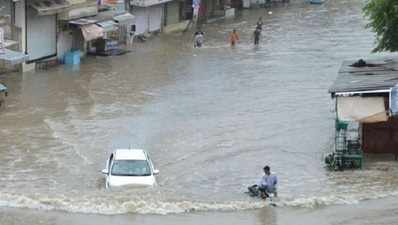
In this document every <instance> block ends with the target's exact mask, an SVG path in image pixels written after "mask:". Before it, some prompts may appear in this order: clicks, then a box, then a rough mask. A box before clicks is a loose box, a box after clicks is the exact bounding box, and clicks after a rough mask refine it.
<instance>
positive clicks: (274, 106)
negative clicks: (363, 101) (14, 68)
mask: <svg viewBox="0 0 398 225" xmlns="http://www.w3.org/2000/svg"><path fill="white" fill-rule="evenodd" d="M361 7H362V1H360V0H354V1H343V0H336V1H328V2H327V3H326V4H323V5H308V4H304V3H302V2H295V3H291V4H289V5H285V6H281V7H278V8H274V9H273V14H272V15H268V14H266V12H265V11H264V10H263V9H254V10H250V11H244V12H243V15H242V17H240V18H237V19H236V20H231V21H225V22H218V23H214V24H208V25H205V26H204V28H203V29H204V31H205V36H206V41H205V46H204V47H203V48H201V49H193V48H192V35H191V34H189V33H185V34H182V35H181V34H172V35H162V36H161V37H156V38H154V39H152V40H150V41H148V42H146V43H138V44H137V45H136V47H135V49H134V51H133V52H132V53H129V54H128V55H125V56H117V57H112V58H101V57H97V58H95V57H89V58H87V59H85V60H84V61H83V64H82V65H81V66H80V68H79V70H69V69H64V68H62V67H59V68H54V69H50V70H48V71H40V72H37V73H27V74H24V75H19V74H10V75H9V76H6V77H2V78H1V79H2V80H4V82H5V83H6V84H7V85H8V86H9V92H10V95H9V98H8V101H7V107H6V108H5V109H2V111H1V114H0V127H1V128H0V137H1V138H0V139H1V141H0V151H1V154H0V181H1V182H0V190H1V192H0V203H1V205H4V206H13V207H32V208H40V209H58V210H65V211H71V212H83V213H101V214H118V213H127V212H137V213H159V214H165V213H173V212H174V213H180V212H192V211H201V210H221V211H225V210H240V209H249V208H262V207H264V206H265V205H267V203H264V202H261V201H257V200H255V199H249V198H248V197H247V196H246V195H244V194H241V193H242V192H243V191H245V188H246V186H248V185H250V184H252V183H253V182H255V181H256V180H257V179H258V178H259V177H260V176H261V173H262V172H261V168H262V167H263V166H264V164H269V165H270V166H271V167H272V170H273V171H274V172H275V173H277V174H278V176H279V178H280V187H279V193H280V199H279V202H278V204H279V205H281V206H283V205H293V206H310V207H312V206H318V205H323V204H345V203H355V202H357V201H360V200H364V199H368V198H376V197H383V196H390V195H395V194H398V193H397V192H396V188H395V187H396V185H397V184H398V177H397V175H396V174H398V173H397V171H398V165H397V164H396V163H395V162H389V161H387V162H379V161H375V162H369V163H368V164H367V167H366V168H365V169H364V170H362V171H345V172H342V173H330V172H328V171H326V170H325V169H324V168H323V162H322V157H323V155H324V153H325V152H327V151H328V150H329V149H330V146H331V144H332V142H333V119H334V115H333V112H331V111H330V109H331V108H332V107H331V100H330V96H329V95H328V93H327V89H328V87H329V86H330V84H331V83H332V81H333V80H334V78H335V76H336V74H337V73H336V72H337V70H338V68H339V65H340V63H341V61H342V60H343V59H348V58H350V59H351V58H359V57H364V56H367V55H368V54H369V52H370V50H371V49H372V45H373V34H371V33H370V32H369V31H366V30H365V29H364V24H365V22H364V21H363V19H362V15H361ZM259 16H263V20H264V32H263V34H262V39H261V43H260V46H259V47H258V48H255V47H253V44H252V32H253V30H254V27H255V23H256V21H257V19H258V17H259ZM234 28H236V29H237V30H238V32H239V33H240V34H241V42H240V43H239V45H238V46H237V47H236V48H234V49H231V48H230V47H229V46H228V43H227V35H228V33H229V32H230V31H231V30H232V29H234ZM129 146H134V147H141V148H145V149H147V150H148V151H149V152H150V154H151V155H152V158H153V160H154V162H155V164H156V167H158V168H159V169H160V171H161V173H160V175H159V177H158V181H159V187H158V188H156V189H154V190H149V191H148V190H139V191H137V190H125V191H121V192H117V193H115V192H109V191H106V190H105V189H104V188H103V186H102V184H103V183H104V180H103V177H102V175H101V173H100V170H101V169H103V167H104V166H105V161H106V158H107V157H108V154H109V153H110V152H111V151H112V150H113V149H114V148H122V147H124V148H125V147H129ZM380 166H381V167H383V168H384V167H387V168H389V169H388V170H387V171H386V170H380V169H379V168H380ZM264 213H266V212H264ZM267 218H268V217H267Z"/></svg>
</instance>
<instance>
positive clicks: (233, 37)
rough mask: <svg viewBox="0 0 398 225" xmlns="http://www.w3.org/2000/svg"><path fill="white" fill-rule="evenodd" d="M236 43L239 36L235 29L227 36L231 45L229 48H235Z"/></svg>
mask: <svg viewBox="0 0 398 225" xmlns="http://www.w3.org/2000/svg"><path fill="white" fill-rule="evenodd" d="M238 41H239V34H238V32H237V31H236V29H233V30H232V32H231V33H230V34H229V43H230V44H231V47H235V45H236V44H237V43H238Z"/></svg>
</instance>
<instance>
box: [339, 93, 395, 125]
mask: <svg viewBox="0 0 398 225" xmlns="http://www.w3.org/2000/svg"><path fill="white" fill-rule="evenodd" d="M337 117H338V119H339V120H341V121H357V122H361V123H377V122H384V121H387V120H388V116H387V112H386V109H385V105H384V98H383V97H360V96H355V97H337Z"/></svg>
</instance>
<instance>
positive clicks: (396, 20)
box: [363, 0, 398, 52]
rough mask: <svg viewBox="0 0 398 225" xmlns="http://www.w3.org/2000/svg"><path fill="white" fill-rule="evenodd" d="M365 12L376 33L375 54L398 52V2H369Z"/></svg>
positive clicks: (379, 0) (369, 26)
mask: <svg viewBox="0 0 398 225" xmlns="http://www.w3.org/2000/svg"><path fill="white" fill-rule="evenodd" d="M363 10H364V13H365V16H366V17H368V18H369V20H370V22H369V23H368V24H367V28H371V29H372V30H373V31H374V32H375V33H376V44H377V45H376V48H374V49H373V52H381V51H391V52H395V51H398V0H369V2H367V4H366V5H365V7H364V9H363Z"/></svg>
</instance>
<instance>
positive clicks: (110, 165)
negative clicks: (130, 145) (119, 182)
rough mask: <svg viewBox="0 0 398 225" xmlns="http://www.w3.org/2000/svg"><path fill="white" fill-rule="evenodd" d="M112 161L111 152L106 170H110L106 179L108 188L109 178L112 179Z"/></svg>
mask: <svg viewBox="0 0 398 225" xmlns="http://www.w3.org/2000/svg"><path fill="white" fill-rule="evenodd" d="M112 163H113V154H111V155H110V156H109V159H108V161H107V162H106V170H107V171H108V174H107V175H106V181H105V186H106V188H108V187H109V179H110V176H111V169H112Z"/></svg>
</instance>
